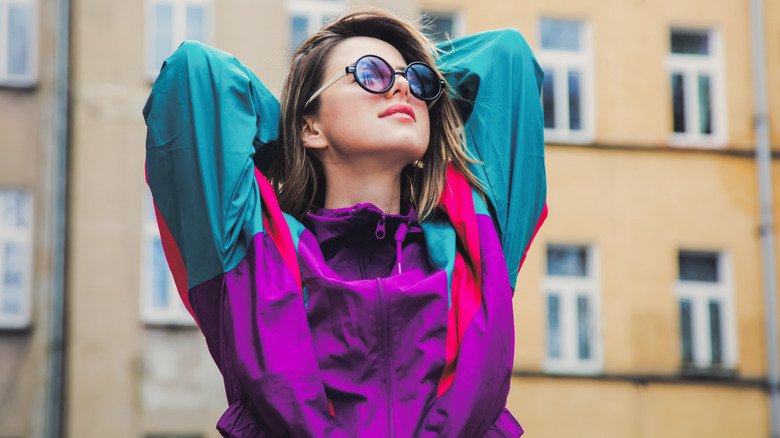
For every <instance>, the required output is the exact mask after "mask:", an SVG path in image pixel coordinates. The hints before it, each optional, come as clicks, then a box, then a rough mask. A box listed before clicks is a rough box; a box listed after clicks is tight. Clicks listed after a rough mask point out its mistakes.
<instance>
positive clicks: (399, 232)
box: [395, 224, 408, 274]
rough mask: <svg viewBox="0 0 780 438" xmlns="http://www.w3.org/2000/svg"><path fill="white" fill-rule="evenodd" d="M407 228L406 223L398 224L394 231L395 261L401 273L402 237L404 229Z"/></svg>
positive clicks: (404, 234)
mask: <svg viewBox="0 0 780 438" xmlns="http://www.w3.org/2000/svg"><path fill="white" fill-rule="evenodd" d="M407 230H408V227H407V226H406V224H398V230H396V232H395V251H396V252H395V262H396V265H397V266H398V273H399V274H400V273H401V257H402V254H401V246H402V245H403V243H404V239H405V238H406V231H407Z"/></svg>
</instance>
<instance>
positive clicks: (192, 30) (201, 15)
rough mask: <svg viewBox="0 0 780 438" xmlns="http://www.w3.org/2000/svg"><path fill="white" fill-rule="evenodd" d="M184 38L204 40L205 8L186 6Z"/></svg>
mask: <svg viewBox="0 0 780 438" xmlns="http://www.w3.org/2000/svg"><path fill="white" fill-rule="evenodd" d="M184 39H188V40H197V41H201V42H204V43H205V42H207V41H206V8H204V7H203V6H187V31H186V34H185V36H184Z"/></svg>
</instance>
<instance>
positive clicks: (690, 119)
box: [666, 26, 728, 148]
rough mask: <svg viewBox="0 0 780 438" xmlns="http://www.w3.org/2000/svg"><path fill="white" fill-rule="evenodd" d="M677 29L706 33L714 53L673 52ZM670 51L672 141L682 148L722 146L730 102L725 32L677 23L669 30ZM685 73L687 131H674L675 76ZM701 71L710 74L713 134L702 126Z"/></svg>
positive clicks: (711, 51) (669, 77)
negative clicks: (700, 121) (723, 33)
mask: <svg viewBox="0 0 780 438" xmlns="http://www.w3.org/2000/svg"><path fill="white" fill-rule="evenodd" d="M673 31H680V32H696V33H702V34H706V35H707V38H708V41H709V47H710V54H708V55H685V54H677V53H671V35H672V32H673ZM669 41H670V43H669V54H668V55H667V57H666V70H667V81H668V84H669V92H668V93H667V96H669V98H670V100H669V102H670V103H671V105H669V110H670V114H671V117H670V118H669V120H670V121H671V125H670V131H671V133H670V135H669V144H670V145H671V146H678V147H699V148H721V147H724V146H725V145H726V140H727V132H728V131H727V109H728V106H727V104H726V85H725V83H726V81H725V75H726V64H725V56H724V55H723V42H722V38H721V34H720V32H719V31H717V30H715V29H701V28H690V27H677V26H673V27H672V28H670V29H669ZM678 73H679V74H682V75H683V84H684V89H685V126H686V132H684V133H678V132H674V102H673V101H672V99H673V96H672V91H673V90H672V79H671V77H672V75H673V74H678ZM700 73H706V74H708V75H709V77H710V81H711V82H710V84H711V93H712V96H711V98H712V100H711V102H710V104H711V107H712V108H711V111H712V133H711V134H702V133H701V132H700V125H699V104H698V103H699V89H698V85H697V80H698V76H699V74H700Z"/></svg>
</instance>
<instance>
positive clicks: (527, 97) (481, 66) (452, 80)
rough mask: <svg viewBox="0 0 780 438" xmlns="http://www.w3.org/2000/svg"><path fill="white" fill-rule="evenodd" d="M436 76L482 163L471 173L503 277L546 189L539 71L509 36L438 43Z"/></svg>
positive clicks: (514, 34)
mask: <svg viewBox="0 0 780 438" xmlns="http://www.w3.org/2000/svg"><path fill="white" fill-rule="evenodd" d="M439 48H440V49H441V50H442V51H443V54H442V56H441V59H440V65H439V67H440V69H441V70H442V72H443V74H444V76H445V78H446V79H447V81H448V83H449V84H450V86H451V87H452V89H453V90H454V92H455V96H454V97H455V98H456V103H457V106H458V110H459V112H460V114H461V117H462V118H463V119H464V123H465V132H466V139H467V143H468V150H469V152H470V153H471V155H472V157H473V158H476V159H477V160H479V161H481V162H482V163H483V164H475V165H471V166H470V168H471V171H472V172H473V173H474V175H475V176H476V177H477V178H478V179H479V180H480V181H482V182H483V184H484V185H485V187H486V189H487V193H486V194H487V198H488V201H489V202H490V208H491V210H492V211H491V215H492V217H493V221H494V223H495V224H496V229H497V231H498V233H499V236H500V238H501V244H502V248H503V250H504V256H505V258H506V262H507V268H508V270H509V278H511V279H512V283H513V286H514V279H515V277H516V275H517V272H518V269H519V265H520V261H521V260H522V259H523V257H524V255H525V251H527V249H528V246H529V245H530V242H531V240H532V239H533V236H534V234H535V231H536V229H537V224H539V223H540V218H541V216H542V212H543V210H544V208H545V200H546V195H547V184H546V177H545V168H544V128H543V120H544V119H543V114H542V106H541V100H540V90H541V85H542V80H543V76H544V74H543V72H542V69H541V68H540V67H539V64H538V63H537V62H536V58H535V57H534V54H533V52H532V51H531V49H530V47H529V46H528V43H526V41H525V39H524V38H523V36H522V35H521V34H520V33H519V32H518V31H516V30H512V29H507V30H498V31H491V32H484V33H479V34H476V35H471V36H467V37H463V38H459V39H456V40H453V41H452V42H451V43H444V44H442V45H441V46H439Z"/></svg>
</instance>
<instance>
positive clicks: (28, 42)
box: [8, 4, 33, 75]
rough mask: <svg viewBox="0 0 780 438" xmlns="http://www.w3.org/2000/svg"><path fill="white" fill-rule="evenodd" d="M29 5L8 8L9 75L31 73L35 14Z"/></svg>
mask: <svg viewBox="0 0 780 438" xmlns="http://www.w3.org/2000/svg"><path fill="white" fill-rule="evenodd" d="M32 12H33V11H32V7H30V6H27V5H13V4H12V5H10V6H9V7H8V20H9V23H8V31H9V34H8V41H9V42H8V73H9V74H12V75H25V74H30V73H31V71H30V70H31V64H32V63H31V62H30V61H31V58H30V55H31V52H32V50H33V47H32V38H31V37H32V29H33V13H32Z"/></svg>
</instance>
